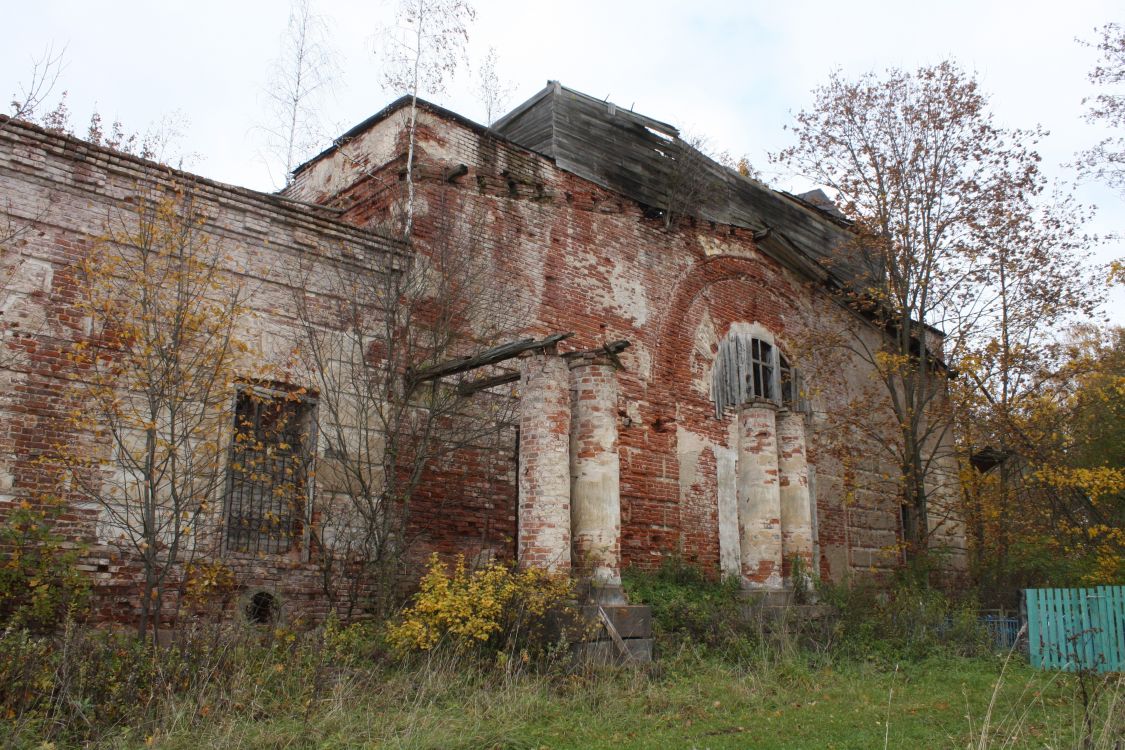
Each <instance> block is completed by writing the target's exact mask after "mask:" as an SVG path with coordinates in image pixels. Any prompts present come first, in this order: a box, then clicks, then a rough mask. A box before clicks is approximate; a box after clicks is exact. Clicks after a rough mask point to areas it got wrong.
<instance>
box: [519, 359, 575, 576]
mask: <svg viewBox="0 0 1125 750" xmlns="http://www.w3.org/2000/svg"><path fill="white" fill-rule="evenodd" d="M517 555H518V558H519V564H520V567H521V568H531V567H535V568H545V569H547V570H553V571H569V570H570V373H569V370H568V368H567V365H566V362H565V361H564V360H563V358H562V357H559V356H558V355H556V354H552V353H548V354H544V353H537V354H533V355H531V356H529V357H526V358H524V359H523V360H521V361H520V450H519V540H518V544H517Z"/></svg>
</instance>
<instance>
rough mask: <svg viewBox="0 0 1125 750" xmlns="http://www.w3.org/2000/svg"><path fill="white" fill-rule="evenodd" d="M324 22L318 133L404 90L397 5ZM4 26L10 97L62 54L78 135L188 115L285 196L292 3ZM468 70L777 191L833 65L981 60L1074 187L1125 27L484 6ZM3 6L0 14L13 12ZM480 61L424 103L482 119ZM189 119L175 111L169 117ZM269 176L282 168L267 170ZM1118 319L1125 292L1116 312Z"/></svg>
mask: <svg viewBox="0 0 1125 750" xmlns="http://www.w3.org/2000/svg"><path fill="white" fill-rule="evenodd" d="M312 2H313V6H314V9H315V10H316V12H318V13H319V14H320V15H322V16H323V17H324V18H325V19H326V22H327V24H328V28H329V31H330V39H331V45H332V47H333V48H334V49H335V50H336V53H337V57H338V60H339V67H340V74H339V76H338V78H337V82H336V86H335V87H334V89H333V91H332V92H331V95H330V96H329V97H328V98H326V99H325V101H324V104H323V106H322V111H323V117H322V119H323V121H324V123H325V125H324V127H323V143H322V145H324V146H327V145H328V143H329V142H330V141H331V139H332V137H333V136H334V135H338V134H339V133H342V132H344V130H346V129H347V128H348V127H350V126H351V125H353V124H355V123H357V122H359V121H361V120H363V119H364V118H366V117H367V116H368V115H371V114H373V113H374V112H376V111H378V110H379V109H381V108H382V107H383V106H384V105H385V104H387V103H388V102H389V101H391V100H392V99H394V98H396V96H397V95H398V94H399V93H401V92H395V91H388V90H386V89H385V88H383V86H382V85H381V79H382V76H381V70H382V68H381V65H382V59H381V58H380V56H379V55H377V54H376V52H377V50H378V48H379V47H380V41H379V40H380V39H382V38H383V37H382V36H381V35H380V33H379V30H380V29H385V28H386V27H387V26H388V25H389V24H390V20H391V18H392V14H393V7H392V2H390V1H389V0H386V1H384V2H377V1H371V0H369V1H368V2H363V3H353V2H347V1H346V0H312ZM0 3H2V5H0V12H2V16H3V17H4V18H5V21H6V23H5V26H6V27H7V28H8V29H9V33H7V34H6V35H5V43H4V44H3V45H0V93H3V94H4V95H7V94H9V93H12V92H15V91H17V90H18V88H19V86H20V85H21V83H23V82H26V81H27V79H28V77H29V76H30V72H31V68H32V65H33V63H34V61H35V60H36V59H38V58H40V57H42V55H43V53H44V50H45V49H47V48H53V49H54V50H55V51H56V52H58V51H60V50H63V55H64V61H65V67H64V69H63V71H62V74H61V76H60V79H59V83H58V85H57V87H56V91H55V94H56V95H57V94H58V93H60V92H61V91H63V90H65V91H67V92H68V103H69V107H70V109H71V111H72V113H73V120H74V123H75V125H76V129H78V130H80V131H84V130H85V123H86V121H88V119H89V116H90V113H91V112H92V111H94V110H95V109H96V110H97V111H98V112H100V113H101V115H102V116H103V119H105V120H107V121H112V120H113V119H120V120H121V121H122V122H123V123H124V124H125V126H126V128H127V129H130V130H135V131H144V130H146V129H148V128H150V127H152V126H153V125H154V124H156V123H158V122H159V121H161V120H162V119H163V118H166V117H169V116H174V117H178V118H180V121H181V123H182V124H181V130H182V132H183V135H182V138H181V139H180V140H179V142H177V143H176V144H174V146H173V148H174V149H175V150H176V153H178V154H179V155H183V156H184V161H183V164H184V166H185V168H187V169H189V170H190V171H193V172H196V173H198V174H201V175H203V176H206V177H210V178H212V179H216V180H220V181H223V182H229V183H234V184H237V185H243V186H246V187H251V188H256V189H260V190H271V189H274V188H276V187H277V178H276V177H275V176H274V175H273V174H272V173H271V170H270V169H269V168H267V164H266V159H265V158H264V157H263V152H264V135H263V131H262V128H261V126H262V125H263V124H264V123H267V122H268V121H269V115H268V105H267V97H266V95H265V93H264V92H265V89H266V86H267V82H268V80H269V75H270V70H271V66H272V64H273V61H274V60H276V59H277V57H278V56H279V54H280V49H281V39H282V36H283V34H284V31H285V26H286V23H287V20H288V14H289V4H288V2H287V0H268V1H267V0H245V1H244V0H225V1H223V2H220V1H218V0H190V1H189V2H184V1H182V0H162V1H161V2H153V1H152V0H144V1H132V0H119V1H112V2H90V0H84V1H82V2H69V1H64V0H38V2H36V3H27V2H17V1H16V0H0ZM473 5H474V6H475V8H476V11H477V12H476V19H475V22H474V23H473V25H472V26H471V27H470V30H469V45H468V53H467V57H468V62H469V66H470V67H478V68H479V63H480V62H481V61H482V60H483V58H484V56H485V54H486V53H487V51H488V49H489V48H490V47H492V48H495V50H496V55H497V70H498V73H499V76H500V78H501V79H502V80H503V81H505V82H506V83H507V84H508V85H509V86H510V87H511V89H512V94H511V96H510V99H509V102H508V104H509V106H510V107H514V106H515V105H517V104H518V103H520V102H521V101H523V100H525V99H527V98H528V97H530V96H532V95H533V94H534V93H535V92H537V91H538V90H539V89H541V88H542V87H543V86H544V85H545V84H546V82H547V81H548V80H558V81H560V82H561V83H562V84H563V85H565V86H568V87H570V88H573V89H577V90H579V91H583V92H585V93H587V94H590V95H593V96H596V97H599V98H602V97H605V98H608V99H609V100H610V101H613V102H616V103H617V104H618V105H619V106H623V107H631V108H633V109H635V110H636V111H637V112H640V113H642V114H645V115H648V116H650V117H654V118H656V119H659V120H664V121H666V122H670V123H672V124H674V125H676V126H677V127H679V128H680V129H681V131H683V132H685V133H689V134H691V135H695V136H700V137H703V138H706V141H707V145H708V146H709V148H710V149H711V150H712V151H716V152H719V151H726V152H728V153H729V154H731V155H733V156H735V157H739V156H743V155H745V156H746V157H747V158H748V159H749V161H750V162H751V164H753V165H754V166H755V167H756V168H758V169H759V170H760V171H761V172H762V174H763V176H764V177H765V178H766V180H767V181H768V182H769V183H770V184H772V185H773V186H774V187H778V188H781V189H788V190H804V189H807V188H808V187H809V186H808V185H807V184H805V183H804V182H803V181H801V180H800V179H799V178H794V177H793V176H791V175H787V174H784V173H781V172H779V171H778V170H777V168H776V167H774V166H773V165H771V164H770V161H769V154H770V153H773V152H777V151H779V150H780V149H781V148H784V147H785V146H787V145H789V144H790V143H791V142H792V140H793V139H792V135H791V133H788V132H787V131H786V130H785V126H786V125H787V124H790V123H792V121H793V115H794V114H795V113H796V112H799V111H801V110H802V109H804V108H807V107H809V106H810V105H811V103H812V94H811V91H812V89H813V88H814V87H815V86H817V85H818V84H820V83H823V82H824V81H825V80H826V79H827V77H828V76H829V74H830V73H831V72H832V71H833V70H836V69H839V70H840V71H841V72H842V73H843V74H844V75H845V76H857V75H860V74H862V73H865V72H868V71H876V72H878V71H880V70H884V69H886V68H888V67H900V68H906V69H912V68H916V67H918V66H920V65H928V64H934V63H937V62H940V61H942V60H945V59H954V60H956V61H958V62H959V63H960V64H961V65H962V66H963V67H964V68H966V69H967V70H970V71H973V72H974V73H975V74H976V75H977V77H978V80H979V82H980V84H981V86H982V88H983V90H984V91H985V92H986V93H988V94H989V95H990V103H991V106H992V110H993V112H994V114H995V116H996V119H997V122H998V124H1000V125H1003V126H1006V127H1013V128H1014V127H1031V126H1034V125H1036V124H1038V125H1042V126H1043V127H1044V128H1046V129H1047V130H1049V131H1050V136H1049V137H1048V138H1047V139H1045V140H1044V141H1043V142H1041V143H1040V145H1039V152H1040V154H1041V155H1042V156H1043V168H1044V171H1045V172H1046V173H1047V174H1048V175H1049V176H1051V177H1052V178H1057V179H1061V180H1070V179H1073V177H1074V174H1073V172H1072V171H1070V170H1069V169H1067V168H1066V167H1065V166H1064V165H1065V164H1066V163H1067V162H1069V161H1071V160H1072V159H1073V158H1074V154H1075V153H1076V152H1077V151H1079V150H1081V149H1083V148H1085V147H1088V146H1090V145H1092V144H1094V143H1096V142H1097V141H1098V140H1100V139H1101V138H1103V137H1105V136H1106V135H1107V133H1106V131H1105V130H1104V129H1102V128H1101V127H1099V126H1096V125H1091V124H1088V123H1086V122H1084V120H1083V118H1082V114H1083V112H1084V106H1083V104H1082V99H1083V97H1085V96H1088V95H1090V94H1091V93H1093V89H1092V87H1091V86H1090V85H1089V83H1088V81H1087V78H1086V76H1087V73H1088V71H1089V70H1090V69H1091V68H1092V67H1093V66H1094V64H1095V62H1096V60H1097V53H1096V51H1095V50H1093V49H1090V48H1087V47H1083V46H1082V45H1081V44H1079V42H1078V41H1077V40H1078V39H1085V40H1094V39H1095V32H1094V29H1095V27H1097V26H1100V25H1102V24H1104V23H1107V22H1110V21H1118V22H1122V23H1125V10H1123V9H1122V5H1121V3H1120V0H1117V2H1101V1H1098V0H1068V1H1067V2H1063V3H1060V2H1057V0H1051V1H1050V2H1047V1H1043V0H1024V1H1023V2H1015V1H1014V0H1012V1H1001V0H945V1H944V2H930V3H904V2H901V0H899V1H897V2H876V1H875V0H849V1H848V2H839V1H838V0H837V1H836V2H826V1H824V0H818V1H816V2H813V1H812V0H782V1H781V2H778V1H777V0H741V1H738V0H732V1H729V2H727V1H717V0H697V1H696V2H682V1H681V2H668V1H666V0H644V1H643V2H634V1H633V0H627V1H626V0H568V2H565V3H562V2H554V1H553V0H539V1H538V2H535V1H533V0H532V1H529V0H523V1H522V2H512V1H507V0H476V1H475V2H474V3H473ZM4 6H7V7H4ZM477 88H478V85H477V78H476V76H475V75H474V71H469V70H467V69H466V68H464V67H463V68H462V69H461V70H460V71H459V72H458V74H457V75H456V77H455V78H454V79H453V80H452V81H451V82H450V83H449V85H448V86H447V90H446V92H445V93H441V94H433V95H430V96H428V97H427V98H429V99H430V100H431V101H434V102H436V103H438V104H441V105H443V106H446V107H448V108H450V109H453V110H454V111H457V112H459V113H461V114H463V115H465V116H467V117H470V118H472V119H475V120H478V121H481V120H483V119H484V111H483V105H482V103H481V99H480V96H479V94H477V93H476V91H477ZM177 113H179V114H177ZM276 171H277V170H276V169H275V170H273V172H274V173H276ZM1078 196H1079V198H1080V200H1082V201H1083V202H1085V203H1087V204H1092V205H1094V206H1096V207H1097V209H1098V210H1097V214H1096V218H1095V220H1094V221H1093V222H1092V224H1091V226H1090V230H1091V232H1094V233H1097V234H1100V235H1107V234H1112V233H1115V232H1116V233H1120V234H1125V196H1122V195H1120V194H1118V193H1115V192H1113V191H1111V190H1109V189H1107V188H1104V187H1102V186H1099V185H1096V184H1084V185H1081V186H1080V187H1079V191H1078ZM1123 255H1125V240H1110V241H1108V242H1104V243H1102V245H1101V246H1100V247H1099V248H1098V249H1097V251H1096V260H1098V261H1101V262H1106V261H1108V260H1110V259H1113V258H1119V257H1122V256H1123ZM1107 313H1108V314H1109V316H1110V318H1111V319H1112V320H1114V321H1115V322H1117V323H1119V324H1125V289H1122V288H1120V287H1119V288H1118V289H1116V290H1115V291H1114V294H1113V296H1112V297H1111V300H1110V304H1109V306H1108V307H1107Z"/></svg>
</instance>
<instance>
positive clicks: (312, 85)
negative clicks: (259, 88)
mask: <svg viewBox="0 0 1125 750" xmlns="http://www.w3.org/2000/svg"><path fill="white" fill-rule="evenodd" d="M330 37H331V34H330V29H329V25H328V20H327V19H326V18H325V17H324V16H322V15H319V14H317V13H316V12H315V11H314V9H313V6H312V3H311V0H293V2H292V5H291V6H290V8H289V22H288V25H287V26H286V28H285V34H284V36H283V37H282V49H281V53H280V55H279V56H278V58H277V59H276V60H274V62H273V65H272V67H271V70H270V78H269V83H268V85H267V87H266V97H267V100H268V112H267V117H268V118H269V120H268V123H266V124H264V125H261V126H260V128H261V130H262V131H263V132H264V134H265V137H266V150H267V156H268V159H267V166H270V167H271V169H270V172H271V177H273V178H274V180H275V182H278V180H277V176H276V175H275V174H273V171H274V170H275V169H280V171H282V172H283V177H282V179H281V180H280V182H281V183H282V185H288V184H289V181H290V179H291V178H292V172H293V169H294V167H296V166H297V165H298V164H299V163H300V162H301V161H302V160H303V159H305V158H306V157H308V156H310V155H311V152H312V151H313V149H314V148H315V147H316V146H317V144H318V143H319V142H320V141H321V140H322V139H324V133H323V128H322V122H323V121H322V112H323V107H324V104H325V98H326V96H327V95H328V94H329V93H330V92H331V90H332V88H333V87H334V86H335V83H336V79H337V77H338V74H339V62H338V58H337V55H336V53H335V51H334V50H333V48H332V46H331V43H330V41H329V40H330Z"/></svg>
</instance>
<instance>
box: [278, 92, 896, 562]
mask: <svg viewBox="0 0 1125 750" xmlns="http://www.w3.org/2000/svg"><path fill="white" fill-rule="evenodd" d="M401 114H402V113H401V112H400V113H396V114H392V115H390V116H389V117H388V119H386V120H384V121H382V122H380V123H376V124H375V125H374V126H373V127H372V130H371V131H369V132H368V133H367V134H361V135H360V136H359V137H357V138H356V139H355V140H354V141H353V142H352V143H351V144H349V146H348V148H349V149H350V153H349V155H348V157H347V158H346V159H345V158H344V157H343V156H341V155H340V154H336V155H329V156H328V157H326V158H324V159H322V160H321V161H319V162H316V163H314V164H312V165H311V166H310V167H308V168H307V169H305V170H304V171H303V172H301V173H300V174H299V175H298V177H297V182H296V185H295V186H294V187H293V188H292V193H293V194H294V195H295V196H296V197H300V198H302V199H304V200H309V201H319V202H325V203H327V204H330V205H336V206H340V207H344V208H346V209H347V211H346V212H345V213H344V214H343V218H344V219H345V220H348V221H355V222H356V223H357V224H360V225H362V226H370V227H377V226H381V225H384V224H386V223H387V222H388V216H387V207H388V205H390V203H391V198H392V196H393V193H394V191H395V189H397V188H398V187H400V186H401V179H402V177H403V175H404V171H403V170H404V164H403V162H402V161H401V160H399V161H396V162H395V163H394V164H393V166H392V167H390V168H388V169H386V170H380V169H379V168H378V166H377V165H378V164H379V163H380V162H379V159H378V158H374V157H372V158H371V159H369V160H367V161H366V163H367V164H368V165H376V166H369V167H368V171H367V173H366V174H364V173H362V172H359V171H356V172H354V173H353V174H352V175H351V178H350V179H352V180H353V181H352V182H351V183H350V184H348V185H347V187H346V188H345V189H342V190H340V188H341V186H342V184H343V183H341V182H340V181H339V180H338V179H337V178H338V173H337V171H336V170H337V169H339V168H340V165H341V164H344V163H349V162H350V163H354V162H355V160H356V156H357V155H360V156H362V155H365V154H367V153H368V152H369V151H370V152H371V153H383V154H389V153H393V152H395V149H396V144H397V147H398V148H401V145H402V142H403V141H402V138H403V130H402V127H403V120H402V117H401ZM420 123H421V126H420V130H419V150H418V163H417V166H416V168H415V178H416V180H417V181H418V194H419V196H420V202H419V210H418V215H417V219H416V222H417V223H416V227H417V239H418V241H419V244H420V245H421V246H423V247H424V245H425V242H426V239H427V236H428V233H429V232H430V227H429V222H430V221H432V220H433V219H434V217H435V210H434V207H435V206H439V205H451V204H456V205H457V206H459V210H460V211H462V212H463V214H464V215H466V216H473V217H476V218H477V219H478V220H479V224H480V232H479V235H478V237H477V240H476V241H475V242H474V247H475V248H477V250H478V251H479V252H481V253H487V254H489V256H490V257H491V262H492V263H493V264H494V268H495V276H496V278H497V279H499V280H500V281H501V282H502V283H503V284H504V286H505V288H506V289H507V291H508V293H509V295H510V298H511V306H512V308H513V310H519V311H520V312H521V314H520V316H519V319H518V320H517V321H516V324H517V326H518V327H519V328H520V329H521V332H526V333H535V334H546V333H553V332H557V331H573V332H574V333H575V335H574V337H573V338H571V339H569V340H568V341H567V342H565V347H567V348H570V349H576V350H577V349H585V348H590V347H595V346H598V345H600V344H602V343H605V342H607V341H612V340H616V339H621V338H624V339H628V340H629V341H631V342H632V344H633V345H632V347H631V348H630V349H628V350H627V351H626V352H625V353H624V354H623V355H622V357H621V359H622V361H623V363H624V365H625V367H624V370H623V371H621V372H619V373H618V377H619V385H620V389H619V404H618V410H619V415H620V419H621V422H620V425H619V426H620V454H621V502H622V527H623V528H622V551H623V555H624V561H625V563H626V564H627V565H630V564H631V565H640V566H646V567H648V566H653V565H657V564H659V562H660V560H661V559H663V558H664V557H665V556H667V555H672V554H677V555H681V556H683V557H684V558H686V559H687V560H689V561H692V562H695V563H698V564H700V565H701V566H703V567H704V568H705V569H708V570H712V571H717V570H718V565H719V555H720V550H719V542H718V537H719V531H718V512H717V503H716V497H717V495H718V489H719V488H718V487H717V470H716V462H717V455H718V453H720V452H723V451H729V450H732V449H733V448H734V445H733V444H732V442H731V439H730V435H731V430H730V421H731V420H732V419H733V417H732V416H729V415H728V416H727V417H726V418H725V419H724V420H716V419H715V417H714V413H713V406H712V404H711V401H710V397H709V377H710V375H709V373H710V367H711V361H712V358H713V355H714V353H715V351H716V350H717V343H718V341H719V340H721V338H722V337H723V335H725V333H726V331H727V330H728V329H729V328H730V327H731V325H732V324H740V323H756V324H759V325H760V326H761V327H763V328H765V329H767V330H768V331H769V332H771V333H772V334H773V336H774V337H775V338H776V340H777V342H778V343H779V345H780V346H781V348H782V350H783V351H785V352H786V354H787V355H788V356H789V358H790V359H791V360H793V361H794V362H795V363H796V364H798V365H799V366H802V367H809V368H811V367H812V363H811V362H806V361H805V360H806V357H805V356H804V354H805V352H804V351H803V350H802V347H807V346H808V338H809V336H810V330H811V328H810V326H809V324H808V323H809V321H810V320H817V319H819V320H821V321H823V320H837V321H838V322H839V325H840V326H858V327H863V326H864V325H865V324H863V323H862V322H860V321H859V320H858V319H857V318H855V317H852V316H849V315H847V314H845V313H843V312H842V311H841V309H840V307H839V306H838V305H837V304H836V303H835V302H834V301H833V300H831V299H830V298H829V296H828V295H827V294H826V293H825V292H823V291H822V290H821V289H820V288H818V287H817V286H816V285H815V284H812V283H809V282H807V281H806V280H805V279H804V278H802V277H800V276H798V275H797V274H796V273H794V272H793V271H791V270H789V269H787V268H783V267H782V266H781V265H780V264H779V263H778V262H776V261H775V260H773V259H772V258H770V257H767V256H766V255H764V254H763V253H762V252H760V251H759V249H758V248H757V247H756V245H755V242H754V239H753V236H752V233H751V232H750V231H749V230H745V229H741V228H736V227H731V226H723V225H713V224H710V223H707V222H695V221H691V220H681V221H680V222H678V224H677V226H675V227H673V228H671V229H666V228H665V226H664V222H663V219H660V218H647V217H646V212H645V208H644V207H643V206H640V205H638V204H636V203H634V202H632V201H630V200H629V199H627V198H624V197H622V196H620V195H617V194H614V193H611V192H609V191H607V190H604V189H602V188H600V187H598V186H596V185H594V184H592V183H590V182H588V181H586V180H583V179H581V178H578V177H576V176H574V175H572V174H569V173H567V172H565V171H563V170H561V169H559V168H557V167H556V166H555V165H554V164H553V163H552V162H551V161H550V160H549V159H546V158H543V157H540V156H537V155H535V154H532V153H530V152H527V151H525V150H523V149H521V148H518V147H515V146H513V145H511V144H509V143H507V142H504V141H502V140H500V139H497V138H495V137H493V136H492V135H490V134H488V133H485V132H483V131H482V130H476V129H473V128H471V127H468V126H466V125H464V124H462V123H457V122H452V121H449V120H446V119H443V118H442V117H440V116H438V115H435V114H433V113H430V112H426V111H423V112H422V113H421V118H420ZM396 138H397V141H396ZM380 149H383V151H382V152H380V151H379V150H380ZM460 164H464V165H466V166H467V167H468V171H467V173H466V174H464V175H463V176H461V177H457V178H454V179H452V180H447V179H445V175H448V174H452V173H453V169H454V168H455V167H457V166H458V165H460ZM330 178H331V179H337V181H336V182H331V181H330ZM345 182H346V181H345ZM868 335H873V332H870V331H869V332H868ZM847 369H848V377H850V378H852V379H853V380H856V379H859V380H862V379H864V378H867V377H868V376H867V375H866V373H865V372H864V371H863V367H862V365H861V364H860V363H858V362H850V363H848V368H847ZM808 374H809V376H810V377H813V378H814V380H813V382H812V383H811V385H813V387H814V388H816V387H817V386H818V385H823V386H824V388H821V389H820V390H817V392H816V395H815V398H814V401H815V407H816V409H817V411H818V412H819V413H818V414H817V415H816V416H815V417H814V419H813V420H812V424H811V426H810V434H809V439H808V455H809V462H810V466H813V467H814V471H815V472H816V475H817V476H816V490H817V511H818V528H819V540H818V541H819V548H820V552H821V560H820V563H819V568H820V571H821V573H822V574H823V575H825V576H827V577H832V578H839V577H840V576H842V575H843V574H845V572H846V570H847V569H852V570H856V571H869V570H872V569H886V568H887V567H888V566H892V565H894V564H895V563H896V560H897V553H896V552H895V551H894V550H893V549H892V548H893V547H894V545H895V544H896V541H897V534H898V531H897V526H896V524H897V518H898V503H897V500H896V499H895V497H894V496H893V492H887V491H886V486H885V483H881V482H880V481H879V477H880V467H879V466H875V465H873V464H876V463H877V462H873V461H871V459H870V454H873V453H874V449H873V448H871V447H868V448H862V447H860V446H859V444H858V443H857V444H856V445H853V446H851V450H852V451H854V452H855V454H856V455H855V456H854V458H855V461H853V462H852V463H853V464H854V467H853V468H858V469H860V471H859V472H858V473H856V471H853V470H849V472H850V473H848V472H846V471H845V467H844V465H843V463H842V462H841V461H840V460H839V453H840V450H841V449H840V448H839V446H837V445H835V444H832V442H831V440H829V439H828V438H830V437H831V436H830V435H826V434H823V431H824V430H825V429H826V425H827V422H826V420H825V419H824V418H823V413H824V412H825V411H827V410H830V409H832V408H834V405H838V404H841V403H843V402H845V401H847V400H848V399H849V398H850V397H851V396H852V395H854V394H850V393H848V392H846V390H847V386H846V384H845V385H844V386H843V387H841V386H840V385H839V383H838V382H833V383H831V384H829V383H828V380H827V379H826V380H825V382H824V383H823V384H818V383H817V382H816V381H815V375H814V374H813V373H808ZM833 389H835V390H833ZM876 408H877V407H876ZM688 443H691V444H692V445H694V446H695V447H696V448H698V450H697V451H693V452H692V454H691V456H692V458H691V460H690V461H688V462H687V463H686V464H685V462H684V461H683V460H681V459H682V458H683V457H682V456H681V455H680V449H681V446H683V445H687V444H688ZM844 450H847V449H846V448H845V449H844ZM684 466H686V468H687V469H688V471H685V472H684V475H683V476H681V468H682V467H684ZM846 473H847V474H848V477H849V479H848V481H850V482H851V483H852V484H855V481H852V480H858V481H859V486H857V487H855V488H853V489H849V488H848V487H846V486H845V485H846V484H847V483H848V482H846V481H845V474H846ZM852 506H855V507H852ZM853 552H854V553H855V554H854V555H853ZM853 558H854V559H853Z"/></svg>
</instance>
